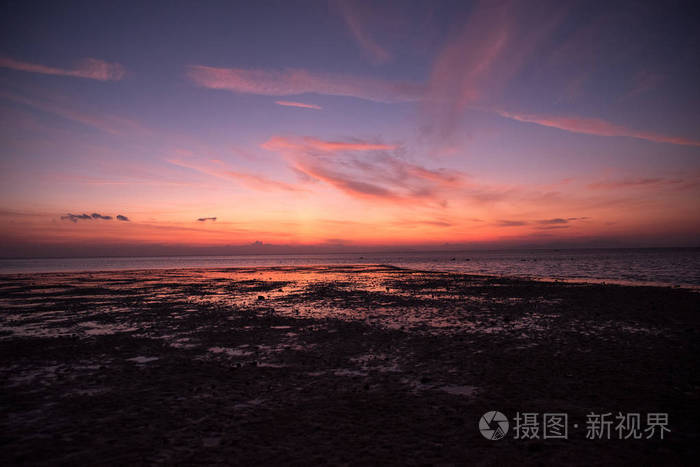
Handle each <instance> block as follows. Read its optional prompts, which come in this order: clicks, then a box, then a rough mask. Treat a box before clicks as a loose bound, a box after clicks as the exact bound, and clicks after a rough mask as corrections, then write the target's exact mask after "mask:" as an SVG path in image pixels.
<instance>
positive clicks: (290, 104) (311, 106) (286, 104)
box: [275, 101, 323, 110]
mask: <svg viewBox="0 0 700 467" xmlns="http://www.w3.org/2000/svg"><path fill="white" fill-rule="evenodd" d="M275 104H277V105H282V106H284V107H299V108H301V109H313V110H321V109H323V107H321V106H319V105H314V104H304V103H303V102H294V101H275Z"/></svg>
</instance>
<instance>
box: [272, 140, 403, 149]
mask: <svg viewBox="0 0 700 467" xmlns="http://www.w3.org/2000/svg"><path fill="white" fill-rule="evenodd" d="M262 147H263V148H264V149H269V150H273V151H274V150H285V149H292V150H295V149H299V148H306V149H313V150H316V151H322V152H336V151H392V150H394V149H396V148H397V146H396V145H394V144H384V143H378V142H372V141H363V140H357V139H356V140H350V141H325V140H321V139H318V138H312V137H310V136H305V137H303V138H288V137H284V136H273V137H272V138H270V139H269V140H267V141H266V142H265V143H263V144H262Z"/></svg>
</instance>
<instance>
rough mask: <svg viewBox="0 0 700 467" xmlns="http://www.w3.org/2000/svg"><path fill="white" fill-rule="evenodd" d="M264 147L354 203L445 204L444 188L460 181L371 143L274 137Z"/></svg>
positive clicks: (455, 174)
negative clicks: (362, 201)
mask: <svg viewBox="0 0 700 467" xmlns="http://www.w3.org/2000/svg"><path fill="white" fill-rule="evenodd" d="M262 147H263V148H265V149H268V150H273V151H277V152H280V153H282V154H283V155H284V156H285V158H286V159H287V161H288V162H289V164H290V165H291V167H292V168H293V169H295V170H296V171H298V172H301V173H303V174H304V175H306V176H307V177H308V178H310V179H312V180H317V181H321V182H324V183H326V184H328V185H330V186H333V187H335V188H337V189H338V190H340V191H342V192H344V193H345V194H347V195H349V196H352V197H356V198H363V199H367V198H372V199H381V200H387V201H392V202H402V203H403V202H416V201H427V202H433V203H434V202H437V203H444V200H443V199H442V197H441V192H442V190H443V189H445V188H448V187H453V186H454V185H455V184H458V182H459V181H460V180H461V178H462V177H463V175H462V174H460V173H458V172H454V171H452V172H448V171H445V170H440V169H437V170H433V169H428V168H425V167H422V166H420V165H417V164H413V163H410V162H407V161H405V160H403V159H401V158H399V157H398V156H396V155H395V154H391V151H393V150H395V149H397V148H398V146H396V145H388V144H383V143H378V142H372V141H364V140H359V139H355V140H350V141H325V140H321V139H317V138H311V137H304V138H287V137H280V136H278V137H273V138H270V140H268V141H267V142H265V143H264V144H263V145H262Z"/></svg>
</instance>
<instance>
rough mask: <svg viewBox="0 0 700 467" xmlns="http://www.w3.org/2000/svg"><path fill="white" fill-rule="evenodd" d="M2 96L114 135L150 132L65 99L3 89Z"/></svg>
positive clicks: (136, 124)
mask: <svg viewBox="0 0 700 467" xmlns="http://www.w3.org/2000/svg"><path fill="white" fill-rule="evenodd" d="M0 98H2V99H7V100H10V101H13V102H16V103H18V104H22V105H27V106H29V107H33V108H35V109H38V110H41V111H43V112H48V113H52V114H55V115H58V116H59V117H63V118H66V119H68V120H73V121H75V122H78V123H81V124H83V125H86V126H90V127H93V128H97V129H98V130H102V131H104V132H107V133H111V134H114V135H117V134H125V133H134V132H138V133H144V134H145V133H149V130H148V129H146V128H144V127H143V126H142V125H140V124H139V123H137V122H135V121H133V120H130V119H128V118H123V117H117V116H113V115H100V114H91V113H86V112H82V111H79V110H76V109H75V106H74V104H72V103H71V102H68V101H67V100H65V99H58V98H43V99H37V98H30V97H25V96H21V95H19V94H14V93H10V92H2V91H0Z"/></svg>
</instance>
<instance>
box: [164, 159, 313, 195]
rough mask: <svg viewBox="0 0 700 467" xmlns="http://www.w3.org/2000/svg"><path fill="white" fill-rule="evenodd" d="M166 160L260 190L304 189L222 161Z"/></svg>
mask: <svg viewBox="0 0 700 467" xmlns="http://www.w3.org/2000/svg"><path fill="white" fill-rule="evenodd" d="M166 161H167V162H169V163H170V164H173V165H177V166H180V167H184V168H186V169H191V170H196V171H197V172H201V173H203V174H207V175H211V176H213V177H217V178H222V179H227V180H236V181H238V182H240V183H241V184H243V185H245V186H247V187H248V188H252V189H255V190H261V191H270V190H285V191H305V190H304V189H303V188H301V187H297V186H295V185H292V184H289V183H285V182H280V181H277V180H271V179H269V178H267V177H264V176H262V175H256V174H250V173H245V172H239V171H235V170H230V169H228V168H226V167H224V166H223V163H221V162H218V161H211V163H209V164H207V163H204V162H201V161H185V160H181V159H166Z"/></svg>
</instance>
